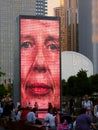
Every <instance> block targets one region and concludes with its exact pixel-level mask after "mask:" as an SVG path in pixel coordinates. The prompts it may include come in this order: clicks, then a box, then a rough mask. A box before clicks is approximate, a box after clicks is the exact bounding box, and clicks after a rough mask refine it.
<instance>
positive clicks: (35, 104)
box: [34, 102, 38, 110]
mask: <svg viewBox="0 0 98 130" xmlns="http://www.w3.org/2000/svg"><path fill="white" fill-rule="evenodd" d="M34 108H36V110H38V103H37V102H35V103H34Z"/></svg>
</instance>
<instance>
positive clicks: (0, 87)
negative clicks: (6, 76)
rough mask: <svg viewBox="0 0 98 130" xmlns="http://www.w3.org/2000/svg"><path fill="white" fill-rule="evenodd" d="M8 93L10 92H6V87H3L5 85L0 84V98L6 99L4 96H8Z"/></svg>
mask: <svg viewBox="0 0 98 130" xmlns="http://www.w3.org/2000/svg"><path fill="white" fill-rule="evenodd" d="M7 93H8V92H7V91H6V89H5V87H4V85H3V84H0V97H1V98H2V97H4V95H7Z"/></svg>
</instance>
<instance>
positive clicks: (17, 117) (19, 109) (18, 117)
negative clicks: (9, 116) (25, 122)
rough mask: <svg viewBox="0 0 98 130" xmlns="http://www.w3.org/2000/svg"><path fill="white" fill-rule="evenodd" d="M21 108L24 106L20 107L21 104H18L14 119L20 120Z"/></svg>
mask: <svg viewBox="0 0 98 130" xmlns="http://www.w3.org/2000/svg"><path fill="white" fill-rule="evenodd" d="M22 110H24V108H22V107H21V106H18V110H17V111H16V117H15V118H16V121H21V113H22Z"/></svg>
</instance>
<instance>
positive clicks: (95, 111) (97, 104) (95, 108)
mask: <svg viewBox="0 0 98 130" xmlns="http://www.w3.org/2000/svg"><path fill="white" fill-rule="evenodd" d="M94 116H95V117H96V118H97V120H98V99H97V100H96V104H95V106H94Z"/></svg>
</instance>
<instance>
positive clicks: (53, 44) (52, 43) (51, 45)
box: [46, 41, 59, 51]
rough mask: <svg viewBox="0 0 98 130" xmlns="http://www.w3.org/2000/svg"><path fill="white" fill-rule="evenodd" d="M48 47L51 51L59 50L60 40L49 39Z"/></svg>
mask: <svg viewBox="0 0 98 130" xmlns="http://www.w3.org/2000/svg"><path fill="white" fill-rule="evenodd" d="M46 48H47V49H49V50H51V51H59V45H58V42H56V41H48V43H47V46H46Z"/></svg>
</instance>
